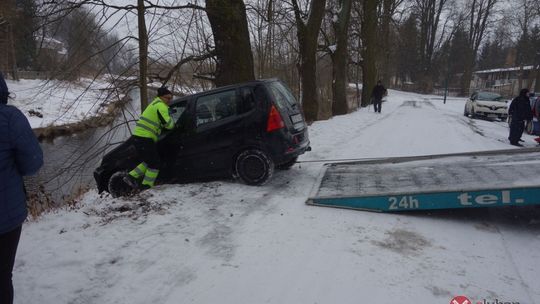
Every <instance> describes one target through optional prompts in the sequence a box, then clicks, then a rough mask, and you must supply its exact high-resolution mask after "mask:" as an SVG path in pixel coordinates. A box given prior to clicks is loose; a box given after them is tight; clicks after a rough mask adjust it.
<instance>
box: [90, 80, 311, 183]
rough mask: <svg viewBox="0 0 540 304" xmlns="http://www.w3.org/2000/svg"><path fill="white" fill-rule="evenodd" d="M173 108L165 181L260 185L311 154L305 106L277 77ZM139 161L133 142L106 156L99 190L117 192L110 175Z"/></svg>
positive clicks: (161, 146)
mask: <svg viewBox="0 0 540 304" xmlns="http://www.w3.org/2000/svg"><path fill="white" fill-rule="evenodd" d="M170 110H171V117H172V118H173V119H174V120H175V122H176V126H175V128H174V129H173V130H172V131H170V132H167V133H165V134H163V135H162V136H161V137H160V139H159V141H158V150H159V154H160V157H161V163H162V167H161V168H160V174H159V179H158V182H161V183H171V182H186V181H193V180H201V179H213V178H219V177H225V176H235V177H239V178H240V179H241V180H242V181H243V182H245V183H246V184H250V185H261V184H264V183H266V182H267V181H268V180H269V179H270V178H271V176H272V173H273V171H274V168H278V169H288V168H290V167H291V166H292V165H293V164H294V163H295V162H296V160H297V158H298V156H299V155H301V154H303V153H304V152H306V151H308V150H310V146H309V136H308V130H307V125H306V122H305V120H304V116H303V113H302V109H301V106H300V105H299V103H298V102H297V101H296V100H295V98H294V96H293V95H292V94H291V92H290V90H289V89H288V88H287V86H286V85H285V84H284V83H283V82H281V81H279V80H277V79H268V80H258V81H252V82H248V83H242V84H237V85H231V86H227V87H222V88H217V89H214V90H210V91H206V92H202V93H198V94H194V95H190V96H185V97H181V98H178V99H177V100H175V101H173V103H172V104H171V106H170ZM138 162H139V159H138V157H137V153H136V151H135V149H134V147H133V145H132V143H131V141H130V140H128V141H126V142H124V143H123V144H121V145H120V146H119V147H117V148H116V149H114V150H112V151H111V152H109V153H108V154H106V155H105V156H104V157H103V160H102V162H101V165H100V166H99V167H98V168H97V169H96V170H95V172H94V177H95V179H96V182H97V185H98V190H99V192H102V191H109V192H111V191H113V192H114V189H111V188H114V187H115V183H117V181H112V180H110V178H111V176H112V175H113V174H114V173H115V172H119V171H126V170H130V169H132V168H133V167H134V166H136V165H137V163H138Z"/></svg>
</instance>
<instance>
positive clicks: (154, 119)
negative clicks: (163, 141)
mask: <svg viewBox="0 0 540 304" xmlns="http://www.w3.org/2000/svg"><path fill="white" fill-rule="evenodd" d="M163 128H165V129H168V130H171V129H172V128H174V122H173V120H172V118H171V116H169V106H168V105H167V104H166V103H165V102H164V101H163V100H161V98H159V97H156V98H155V99H154V100H153V101H152V103H150V104H149V105H148V107H146V109H145V110H144V111H143V113H142V115H141V117H140V118H139V120H138V121H137V125H136V126H135V130H133V135H135V136H138V137H145V138H151V139H153V140H154V141H157V139H158V136H159V134H161V129H163Z"/></svg>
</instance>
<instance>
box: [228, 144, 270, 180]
mask: <svg viewBox="0 0 540 304" xmlns="http://www.w3.org/2000/svg"><path fill="white" fill-rule="evenodd" d="M235 171H236V175H237V176H238V177H239V178H240V179H242V181H243V182H244V183H246V184H248V185H254V186H258V185H263V184H265V183H266V182H268V181H269V180H270V178H271V177H272V174H273V173H274V162H273V161H272V159H271V158H270V157H269V156H268V155H267V154H266V153H264V152H263V151H261V150H257V149H250V150H245V151H244V152H242V153H240V154H239V155H238V157H237V158H236V161H235Z"/></svg>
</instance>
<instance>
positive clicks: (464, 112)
mask: <svg viewBox="0 0 540 304" xmlns="http://www.w3.org/2000/svg"><path fill="white" fill-rule="evenodd" d="M463 116H465V117H469V113H468V112H467V107H465V109H464V110H463Z"/></svg>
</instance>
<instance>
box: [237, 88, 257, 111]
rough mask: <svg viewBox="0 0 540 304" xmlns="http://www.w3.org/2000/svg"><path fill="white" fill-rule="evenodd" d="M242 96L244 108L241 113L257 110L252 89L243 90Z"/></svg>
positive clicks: (242, 107) (241, 91) (241, 90)
mask: <svg viewBox="0 0 540 304" xmlns="http://www.w3.org/2000/svg"><path fill="white" fill-rule="evenodd" d="M240 96H241V98H242V106H241V109H240V112H242V113H247V112H249V111H251V110H253V108H255V97H254V96H253V91H251V88H241V89H240Z"/></svg>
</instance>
